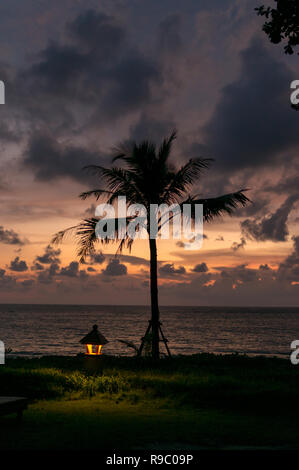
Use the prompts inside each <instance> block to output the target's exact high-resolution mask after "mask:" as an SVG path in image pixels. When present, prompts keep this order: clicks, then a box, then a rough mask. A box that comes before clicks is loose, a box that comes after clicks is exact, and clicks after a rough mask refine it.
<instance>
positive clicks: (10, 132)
mask: <svg viewBox="0 0 299 470" xmlns="http://www.w3.org/2000/svg"><path fill="white" fill-rule="evenodd" d="M19 140H20V135H19V133H18V132H16V131H15V130H14V129H11V128H10V127H9V125H8V124H7V123H6V122H1V124H0V141H3V142H19Z"/></svg>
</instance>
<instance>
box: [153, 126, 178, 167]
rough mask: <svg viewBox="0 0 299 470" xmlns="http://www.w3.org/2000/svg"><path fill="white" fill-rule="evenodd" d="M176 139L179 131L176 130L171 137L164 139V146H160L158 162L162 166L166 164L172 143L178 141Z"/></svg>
mask: <svg viewBox="0 0 299 470" xmlns="http://www.w3.org/2000/svg"><path fill="white" fill-rule="evenodd" d="M176 137H177V131H176V130H175V129H174V130H173V131H172V133H171V134H170V136H169V137H168V138H166V139H164V140H163V142H162V144H161V145H160V148H159V153H158V160H159V162H160V163H161V164H165V163H166V161H167V159H168V157H169V155H170V152H171V147H172V143H173V141H174V140H175V139H176Z"/></svg>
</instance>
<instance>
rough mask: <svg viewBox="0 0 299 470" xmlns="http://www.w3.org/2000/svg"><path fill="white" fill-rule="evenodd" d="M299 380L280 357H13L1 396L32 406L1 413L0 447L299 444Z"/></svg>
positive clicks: (2, 371)
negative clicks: (95, 360)
mask: <svg viewBox="0 0 299 470" xmlns="http://www.w3.org/2000/svg"><path fill="white" fill-rule="evenodd" d="M298 379H299V367H298V368H297V367H295V366H292V365H291V364H290V363H289V361H286V360H282V359H277V358H273V359H266V358H262V357H260V358H248V357H246V356H214V355H196V356H191V357H176V358H173V359H172V360H169V359H163V360H162V361H160V363H159V364H158V365H157V364H154V363H152V362H151V361H150V360H146V359H143V360H140V361H136V359H134V358H113V357H108V356H107V357H105V356H102V357H101V358H100V362H99V367H98V368H94V369H91V368H90V367H89V365H88V364H87V363H86V361H85V358H83V357H73V358H64V357H56V358H55V357H44V358H41V359H31V360H24V359H14V360H12V359H11V360H8V362H7V364H6V365H5V366H2V367H1V368H0V387H1V395H18V396H27V397H29V398H30V399H31V405H30V406H29V408H28V410H27V411H26V412H25V413H24V419H23V422H22V424H20V425H18V424H17V423H16V419H15V417H14V416H13V415H11V416H3V417H0V423H1V430H2V432H1V440H0V449H167V450H170V449H197V448H223V447H225V448H227V447H267V448H268V447H270V448H299V431H298V418H299V380H298ZM3 430H5V432H3Z"/></svg>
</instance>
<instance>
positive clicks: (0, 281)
mask: <svg viewBox="0 0 299 470" xmlns="http://www.w3.org/2000/svg"><path fill="white" fill-rule="evenodd" d="M15 285H16V280H15V278H13V277H12V276H8V275H7V274H6V271H5V269H0V289H11V288H13V287H14V286H15Z"/></svg>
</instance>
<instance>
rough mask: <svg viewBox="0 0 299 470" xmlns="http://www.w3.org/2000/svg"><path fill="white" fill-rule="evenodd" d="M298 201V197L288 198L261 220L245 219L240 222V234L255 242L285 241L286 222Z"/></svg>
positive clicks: (286, 232) (286, 235)
mask: <svg viewBox="0 0 299 470" xmlns="http://www.w3.org/2000/svg"><path fill="white" fill-rule="evenodd" d="M298 199H299V196H298V195H295V196H289V197H288V198H287V199H286V201H285V202H284V203H283V204H282V205H281V206H280V207H279V208H278V209H277V210H276V212H274V213H272V214H270V215H268V216H265V217H263V218H261V219H245V220H244V221H243V222H241V230H242V233H243V234H244V236H245V237H247V238H249V239H251V240H256V241H266V240H272V241H274V242H279V241H286V240H287V238H288V235H289V231H288V226H287V220H288V217H289V214H290V212H291V210H292V209H293V207H294V204H295V203H296V202H297V201H298Z"/></svg>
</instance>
